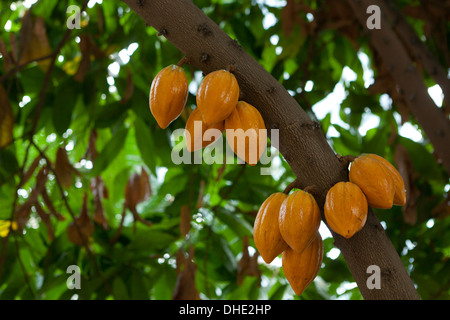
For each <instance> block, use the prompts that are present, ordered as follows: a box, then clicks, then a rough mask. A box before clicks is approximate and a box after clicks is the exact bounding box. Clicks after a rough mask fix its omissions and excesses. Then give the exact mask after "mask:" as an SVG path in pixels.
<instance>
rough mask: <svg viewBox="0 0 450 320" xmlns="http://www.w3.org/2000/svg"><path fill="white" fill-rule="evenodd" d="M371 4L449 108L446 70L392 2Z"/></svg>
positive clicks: (449, 86) (387, 0)
mask: <svg viewBox="0 0 450 320" xmlns="http://www.w3.org/2000/svg"><path fill="white" fill-rule="evenodd" d="M372 4H375V5H379V6H380V9H381V12H382V13H383V16H384V17H386V20H387V22H388V23H389V24H390V25H391V27H392V29H393V30H394V31H395V33H396V34H397V36H398V37H399V38H400V39H401V40H402V42H403V45H404V46H405V47H406V48H407V49H408V51H409V53H410V54H411V55H412V57H413V59H414V60H416V61H417V62H418V63H419V64H421V65H422V67H423V69H425V71H426V72H427V73H428V75H429V76H430V77H431V78H433V80H434V81H435V82H436V84H438V85H439V86H440V87H441V89H442V91H443V92H444V101H445V104H446V105H447V107H450V80H449V79H448V78H447V72H446V71H445V70H446V69H445V68H443V67H442V66H441V65H440V64H439V62H438V60H437V59H436V57H434V56H433V54H432V53H431V52H430V50H428V48H427V46H426V45H425V43H424V42H423V41H421V40H420V39H419V37H418V36H417V34H416V33H415V31H414V29H413V28H412V27H411V26H410V25H409V23H408V21H406V19H405V18H404V17H403V15H402V14H401V13H400V11H399V10H398V9H397V7H396V6H395V3H394V2H392V1H390V0H377V1H372Z"/></svg>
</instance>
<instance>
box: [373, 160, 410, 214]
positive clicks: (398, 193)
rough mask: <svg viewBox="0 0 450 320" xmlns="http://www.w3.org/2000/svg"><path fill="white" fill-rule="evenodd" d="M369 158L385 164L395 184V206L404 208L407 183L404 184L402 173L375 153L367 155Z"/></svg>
mask: <svg viewBox="0 0 450 320" xmlns="http://www.w3.org/2000/svg"><path fill="white" fill-rule="evenodd" d="M367 156H368V157H371V158H373V159H375V160H378V161H380V162H381V163H382V164H384V166H385V167H386V169H388V171H389V173H390V174H391V177H392V180H393V182H394V204H395V205H397V206H404V205H405V204H406V189H405V183H404V182H403V178H402V176H401V175H400V173H399V172H398V171H397V169H395V167H394V166H393V165H392V164H391V163H390V162H389V161H387V160H386V159H385V158H383V157H380V156H379V155H377V154H373V153H371V154H367Z"/></svg>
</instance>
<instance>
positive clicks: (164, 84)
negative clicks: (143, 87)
mask: <svg viewBox="0 0 450 320" xmlns="http://www.w3.org/2000/svg"><path fill="white" fill-rule="evenodd" d="M188 87H189V83H188V79H187V77H186V74H185V73H184V70H183V68H182V67H179V66H177V65H170V66H167V67H165V68H164V69H162V70H161V71H160V72H159V73H158V74H157V75H156V77H155V79H153V81H152V85H151V88H150V99H149V106H150V111H151V113H152V115H153V117H154V118H155V120H156V122H157V123H158V125H159V126H160V127H161V128H162V129H165V128H167V127H168V126H169V124H170V123H172V121H174V120H175V119H177V118H178V117H179V115H180V114H181V112H182V111H183V108H184V106H185V105H186V100H187V97H188V93H189V92H188Z"/></svg>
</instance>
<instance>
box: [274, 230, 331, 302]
mask: <svg viewBox="0 0 450 320" xmlns="http://www.w3.org/2000/svg"><path fill="white" fill-rule="evenodd" d="M281 260H282V266H283V272H284V275H285V276H286V279H287V280H288V282H289V284H290V285H291V287H292V289H293V290H294V292H295V294H296V295H301V294H302V293H303V291H304V290H305V289H306V288H307V287H308V286H309V285H310V284H311V283H312V282H313V280H314V278H315V277H316V276H317V274H318V273H319V271H320V267H321V265H322V260H323V241H322V237H321V236H320V234H319V232H317V233H316V234H315V236H314V239H313V241H312V242H311V244H310V245H309V246H308V247H307V248H306V249H305V250H303V252H301V253H298V252H296V251H294V250H292V248H288V249H286V250H285V251H284V252H283V255H282V258H281Z"/></svg>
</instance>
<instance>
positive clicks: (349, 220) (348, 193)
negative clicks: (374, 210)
mask: <svg viewBox="0 0 450 320" xmlns="http://www.w3.org/2000/svg"><path fill="white" fill-rule="evenodd" d="M368 209H369V208H368V205H367V199H366V196H365V195H364V193H363V192H362V191H361V189H360V188H359V187H358V186H357V185H356V184H354V183H352V182H338V183H336V184H335V185H334V186H333V187H332V188H331V189H330V190H328V193H327V197H326V199H325V206H324V213H325V219H326V220H327V223H328V226H329V227H330V228H331V229H333V230H334V231H335V232H337V233H338V234H340V235H341V236H343V237H345V238H347V239H348V238H351V237H352V236H353V235H354V234H355V233H356V232H358V231H359V230H361V229H362V227H364V224H365V223H366V220H367V210H368Z"/></svg>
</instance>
